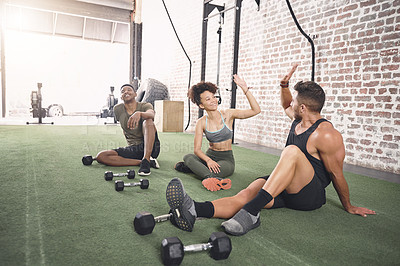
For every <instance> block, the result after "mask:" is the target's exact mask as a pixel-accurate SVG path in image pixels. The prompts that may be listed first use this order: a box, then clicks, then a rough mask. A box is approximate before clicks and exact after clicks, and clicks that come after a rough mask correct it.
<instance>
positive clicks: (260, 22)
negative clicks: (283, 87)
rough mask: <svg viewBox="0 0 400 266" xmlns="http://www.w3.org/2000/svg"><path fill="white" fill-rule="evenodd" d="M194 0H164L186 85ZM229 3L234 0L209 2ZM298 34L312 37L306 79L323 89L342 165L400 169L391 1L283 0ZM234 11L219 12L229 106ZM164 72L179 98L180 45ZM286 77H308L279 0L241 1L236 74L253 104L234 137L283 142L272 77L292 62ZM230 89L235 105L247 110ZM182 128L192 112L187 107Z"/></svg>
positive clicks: (397, 17)
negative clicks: (339, 137) (256, 110)
mask: <svg viewBox="0 0 400 266" xmlns="http://www.w3.org/2000/svg"><path fill="white" fill-rule="evenodd" d="M202 2H203V1H199V0H185V1H175V0H166V3H167V5H168V7H169V9H170V12H171V15H172V16H173V18H174V19H175V21H174V23H175V26H176V28H177V30H178V33H179V34H180V37H181V39H182V42H183V44H184V46H185V48H186V50H187V52H188V54H189V56H190V58H191V59H192V61H193V71H192V81H191V84H192V85H193V84H194V83H197V82H199V81H200V64H201V24H202V21H201V20H202V12H203V6H202ZM218 3H226V6H227V7H229V6H232V5H233V4H234V1H233V0H226V1H218V2H217V1H216V2H215V4H218ZM291 4H292V7H293V10H294V12H295V14H296V16H297V19H298V20H299V23H300V25H301V26H302V28H303V30H304V31H305V32H306V33H308V34H309V35H316V38H315V39H314V44H315V48H316V73H315V80H316V81H317V82H318V83H319V84H320V85H321V86H322V87H323V88H324V89H325V91H326V94H327V101H326V104H325V107H324V109H323V113H322V114H323V115H324V116H325V117H326V118H327V119H329V120H330V121H331V122H332V123H333V124H334V126H335V127H336V128H337V129H338V130H339V131H340V132H341V133H342V134H343V139H344V142H345V146H346V161H345V162H346V163H350V164H354V165H360V166H364V167H369V168H374V169H378V170H383V171H387V172H392V173H396V174H400V162H399V158H400V149H399V140H400V89H399V84H400V68H399V62H400V56H399V49H400V0H394V1H393V0H368V1H360V0H341V1H338V0H324V1H317V0H314V1H309V0H307V1H305V0H291ZM233 21H234V12H233V10H231V11H228V12H227V13H226V15H225V23H224V24H223V40H222V42H223V44H222V57H221V73H220V88H221V92H222V97H223V103H222V106H221V108H223V109H224V108H229V106H230V92H229V91H226V89H230V87H231V71H232V59H233ZM217 29H218V17H215V18H213V19H211V20H210V21H209V26H208V46H207V71H206V80H207V81H211V82H215V81H216V65H217V41H218V39H217V38H218V35H217V33H216V31H217ZM171 52H174V54H175V56H174V60H173V62H172V63H171V69H169V70H166V71H169V74H170V75H169V80H168V84H169V87H170V91H171V96H172V99H174V100H184V101H185V110H186V111H185V113H186V114H185V125H186V123H187V104H186V101H187V100H186V99H187V98H186V92H187V82H188V69H189V68H188V62H187V59H186V57H185V56H184V54H183V52H182V51H181V48H180V46H179V44H178V43H177V45H176V49H175V51H171ZM295 62H297V63H300V67H299V68H298V70H297V71H296V73H295V74H294V76H293V77H292V80H291V85H294V84H295V83H296V82H297V81H299V80H310V78H311V48H310V45H309V43H308V41H307V40H306V39H305V38H304V37H303V36H302V35H301V33H300V32H299V31H298V29H297V27H296V25H295V24H294V22H293V20H292V18H291V16H290V13H289V10H288V8H287V6H286V2H285V1H284V0H278V1H265V0H262V1H261V6H260V11H257V5H256V3H255V1H253V0H243V6H242V16H241V33H240V51H239V70H238V73H239V74H240V75H241V76H242V77H244V78H245V80H246V81H247V83H248V85H249V86H252V87H253V88H252V92H253V94H254V95H255V97H256V98H257V100H258V101H259V103H260V106H261V108H262V113H261V114H259V115H258V116H256V117H254V118H251V119H247V120H243V121H236V128H235V137H236V138H237V139H242V140H245V141H249V142H252V143H257V144H261V145H265V146H268V147H273V148H283V147H284V144H285V141H286V136H287V132H288V129H289V125H290V121H289V120H288V119H287V118H286V117H285V115H284V113H283V111H282V109H281V107H280V100H279V86H278V84H279V80H280V78H281V77H282V76H283V75H284V74H285V73H286V72H287V71H288V70H289V69H290V66H291V64H292V63H295ZM247 107H248V103H247V101H246V99H245V97H244V95H243V93H242V92H241V91H240V90H238V94H237V108H247ZM191 109H192V114H191V127H190V128H189V131H190V130H193V129H194V123H195V121H196V120H197V113H198V108H197V107H196V106H195V105H193V104H192V105H191Z"/></svg>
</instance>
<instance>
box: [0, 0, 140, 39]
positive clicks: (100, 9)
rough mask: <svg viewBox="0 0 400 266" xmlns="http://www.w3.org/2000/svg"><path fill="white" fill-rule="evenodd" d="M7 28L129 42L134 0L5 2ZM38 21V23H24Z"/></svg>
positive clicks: (23, 0) (25, 0)
mask: <svg viewBox="0 0 400 266" xmlns="http://www.w3.org/2000/svg"><path fill="white" fill-rule="evenodd" d="M5 4H6V7H5V8H6V14H7V17H15V18H27V19H26V20H23V19H21V20H19V21H18V20H17V19H16V20H15V22H14V24H13V23H10V22H9V21H8V23H7V25H8V26H7V27H9V28H14V29H18V30H22V31H31V32H38V33H44V34H53V35H62V36H69V37H75V38H84V39H91V40H98V41H109V42H120V43H129V23H130V22H131V13H132V11H133V6H134V0H35V1H31V0H5ZM24 21H35V22H36V23H29V22H27V23H24Z"/></svg>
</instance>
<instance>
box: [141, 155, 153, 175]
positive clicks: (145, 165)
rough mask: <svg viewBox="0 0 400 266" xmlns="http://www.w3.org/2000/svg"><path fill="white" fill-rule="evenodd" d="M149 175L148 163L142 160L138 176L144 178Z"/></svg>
mask: <svg viewBox="0 0 400 266" xmlns="http://www.w3.org/2000/svg"><path fill="white" fill-rule="evenodd" d="M150 174H151V172H150V162H149V161H148V160H147V159H143V160H142V162H141V163H140V168H139V172H138V175H141V176H146V175H150Z"/></svg>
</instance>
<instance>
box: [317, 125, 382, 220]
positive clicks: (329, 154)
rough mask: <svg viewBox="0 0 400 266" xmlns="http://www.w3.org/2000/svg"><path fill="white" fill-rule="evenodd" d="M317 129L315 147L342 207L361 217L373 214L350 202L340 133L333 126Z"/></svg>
mask: <svg viewBox="0 0 400 266" xmlns="http://www.w3.org/2000/svg"><path fill="white" fill-rule="evenodd" d="M319 131H320V132H318V135H319V136H318V141H317V149H318V151H319V154H320V156H321V160H322V162H323V163H324V165H325V168H326V170H327V171H328V172H329V174H330V177H331V180H332V183H333V186H334V188H335V190H336V192H337V194H338V196H339V199H340V202H341V203H342V205H343V208H344V209H345V210H346V211H347V212H349V213H351V214H357V215H360V216H363V217H367V214H375V212H374V211H372V210H369V209H367V208H362V207H356V206H353V205H351V203H350V192H349V186H348V184H347V182H346V179H345V178H344V175H343V161H344V157H345V149H344V144H343V139H342V135H341V134H340V133H339V132H338V131H337V130H335V129H334V128H333V127H325V128H324V127H323V128H321V130H319Z"/></svg>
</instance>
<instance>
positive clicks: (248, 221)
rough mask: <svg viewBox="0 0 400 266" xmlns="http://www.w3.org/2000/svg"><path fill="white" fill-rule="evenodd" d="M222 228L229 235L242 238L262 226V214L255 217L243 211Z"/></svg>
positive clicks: (224, 223)
mask: <svg viewBox="0 0 400 266" xmlns="http://www.w3.org/2000/svg"><path fill="white" fill-rule="evenodd" d="M221 226H222V227H223V228H224V229H225V232H227V233H228V234H231V235H234V236H241V235H244V234H246V233H247V232H249V231H250V230H252V229H254V228H257V227H258V226H260V213H258V214H257V216H254V215H252V214H251V213H249V212H248V211H246V210H245V209H241V210H240V211H238V212H237V213H236V214H235V216H233V217H232V218H231V219H229V220H228V221H225V222H223V223H222V224H221Z"/></svg>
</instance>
